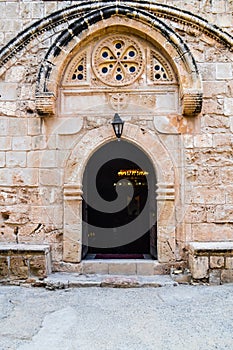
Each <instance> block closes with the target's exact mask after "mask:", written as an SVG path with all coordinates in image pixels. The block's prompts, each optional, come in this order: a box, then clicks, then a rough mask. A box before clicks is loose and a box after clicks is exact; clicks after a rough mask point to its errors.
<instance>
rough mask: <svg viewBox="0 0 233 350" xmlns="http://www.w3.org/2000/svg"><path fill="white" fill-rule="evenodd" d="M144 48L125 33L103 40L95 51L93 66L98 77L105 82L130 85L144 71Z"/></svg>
mask: <svg viewBox="0 0 233 350" xmlns="http://www.w3.org/2000/svg"><path fill="white" fill-rule="evenodd" d="M143 64H144V55H143V50H142V49H141V47H140V46H139V44H138V43H137V42H136V41H135V40H133V39H132V38H129V37H127V36H125V35H115V36H111V37H108V38H107V39H106V38H105V39H103V40H101V41H100V42H99V43H98V44H97V46H96V47H95V49H94V51H93V56H92V66H93V69H94V71H95V74H96V75H97V77H98V78H99V79H100V80H101V81H102V82H103V83H105V84H108V85H111V86H114V85H120V86H124V85H129V84H132V83H133V82H134V81H135V80H136V79H137V78H138V77H139V76H140V74H141V73H142V70H143Z"/></svg>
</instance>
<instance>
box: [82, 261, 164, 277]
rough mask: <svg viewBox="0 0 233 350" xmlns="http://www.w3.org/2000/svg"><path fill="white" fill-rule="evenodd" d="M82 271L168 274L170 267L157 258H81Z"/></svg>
mask: <svg viewBox="0 0 233 350" xmlns="http://www.w3.org/2000/svg"><path fill="white" fill-rule="evenodd" d="M81 263H82V273H84V274H110V275H144V276H152V275H157V274H169V272H170V269H169V268H166V266H164V265H161V264H160V263H159V262H158V261H157V260H143V259H108V260H101V259H95V260H83V261H82V262H81Z"/></svg>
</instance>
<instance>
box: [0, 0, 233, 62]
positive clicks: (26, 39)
mask: <svg viewBox="0 0 233 350" xmlns="http://www.w3.org/2000/svg"><path fill="white" fill-rule="evenodd" d="M114 3H115V5H116V6H118V5H119V4H120V3H121V4H124V5H127V6H130V7H131V8H133V9H134V10H137V9H142V10H145V11H149V12H151V13H154V15H156V16H157V17H161V18H165V19H169V20H172V21H175V22H179V23H181V24H188V25H189V26H191V27H193V28H196V29H197V30H199V31H200V32H202V33H205V35H207V36H209V37H211V38H213V39H214V40H216V41H217V42H219V43H222V44H223V45H224V46H226V47H228V48H230V49H232V46H233V37H232V36H231V35H229V34H228V33H226V32H224V31H223V30H222V29H221V28H219V27H218V26H216V25H213V24H211V23H208V21H207V20H205V19H203V18H202V17H200V16H197V15H195V14H193V13H191V12H189V11H186V10H181V9H178V8H176V7H173V6H170V5H164V4H159V3H157V2H156V1H153V0H152V1H143V2H142V1H140V0H138V1H137V0H136V1H134V2H133V7H132V1H119V0H115V1H114V0H112V1H96V0H89V1H83V2H81V3H79V4H77V5H73V6H70V7H67V8H64V9H61V10H59V11H56V12H54V13H52V14H50V15H48V16H47V17H45V18H43V19H41V20H38V21H36V22H35V23H33V24H32V25H31V26H29V27H28V28H26V29H25V30H23V31H22V32H21V33H19V35H17V37H16V38H14V39H12V40H11V41H10V42H9V43H7V45H6V46H4V47H3V48H2V49H1V50H0V67H3V66H4V65H5V64H6V63H7V62H8V61H9V60H10V59H11V58H12V57H14V56H15V55H16V54H17V53H18V52H19V51H20V50H22V49H23V48H24V47H25V46H27V45H28V44H29V43H30V42H31V41H32V40H33V39H34V38H36V37H38V36H39V35H41V34H42V33H44V32H46V31H49V30H51V29H53V28H56V27H57V26H59V25H61V24H63V23H65V24H68V25H69V24H70V22H71V21H72V20H74V19H77V18H78V17H80V16H83V15H85V13H88V12H91V11H93V10H96V9H100V8H102V7H105V6H110V5H113V4H114Z"/></svg>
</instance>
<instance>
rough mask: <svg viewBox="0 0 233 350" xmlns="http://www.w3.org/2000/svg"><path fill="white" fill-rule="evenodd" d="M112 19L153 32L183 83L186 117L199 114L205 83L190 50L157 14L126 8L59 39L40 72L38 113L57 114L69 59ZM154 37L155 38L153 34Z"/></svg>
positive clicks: (91, 18) (105, 12)
mask: <svg viewBox="0 0 233 350" xmlns="http://www.w3.org/2000/svg"><path fill="white" fill-rule="evenodd" d="M112 16H124V17H126V18H127V19H131V20H133V21H134V27H135V28H136V29H137V23H140V24H141V23H143V24H145V25H146V26H147V30H146V32H147V33H150V32H151V28H153V30H154V32H155V33H156V39H154V40H157V42H158V43H159V44H160V45H161V47H163V49H164V51H165V52H166V53H167V55H168V57H170V61H171V62H173V65H175V67H176V71H177V74H178V78H179V83H180V95H181V96H180V97H181V101H182V114H183V115H186V116H195V115H197V114H199V113H200V111H201V107H202V82H201V78H200V75H199V72H198V69H197V65H196V63H195V60H194V57H193V56H192V53H191V52H190V50H189V48H188V46H187V45H186V44H185V42H184V41H183V40H182V38H181V37H180V36H179V35H178V34H176V32H175V31H173V30H172V29H171V28H170V27H169V26H167V25H166V24H165V23H163V22H162V21H161V20H159V19H157V18H156V17H155V16H154V15H153V14H151V13H149V12H145V11H142V10H137V11H135V9H134V8H131V7H129V6H122V5H118V6H115V5H114V6H109V7H104V8H101V9H100V10H95V11H93V12H91V13H89V14H87V15H85V16H83V17H82V18H81V19H79V20H77V21H75V22H74V23H72V24H71V25H70V26H69V28H68V29H67V30H64V31H63V32H62V33H61V35H60V36H59V37H58V38H57V39H56V41H55V42H54V44H53V45H52V47H51V48H50V49H49V51H48V52H47V54H46V57H45V60H44V62H43V63H42V66H41V68H40V73H39V78H38V86H37V92H36V97H37V109H38V112H39V113H40V114H42V115H43V114H44V115H48V114H51V115H54V114H55V106H54V105H55V103H54V101H55V100H56V97H57V86H58V84H59V77H60V74H59V73H61V70H62V67H63V65H64V62H65V61H66V59H67V57H68V55H69V54H70V53H71V52H72V50H73V49H74V48H75V47H76V46H77V45H78V42H79V41H80V40H81V39H80V35H81V33H83V32H84V31H85V34H86V35H87V33H88V35H90V32H91V31H92V26H93V27H94V25H95V24H96V23H99V22H100V23H102V24H103V27H106V25H107V23H106V21H107V20H108V19H110V18H111V17H112ZM116 22H117V20H116ZM114 24H116V23H114ZM111 25H113V24H112V23H111ZM98 30H100V26H98ZM88 31H89V32H88ZM139 31H140V30H139ZM150 36H151V37H152V38H153V34H151V35H150Z"/></svg>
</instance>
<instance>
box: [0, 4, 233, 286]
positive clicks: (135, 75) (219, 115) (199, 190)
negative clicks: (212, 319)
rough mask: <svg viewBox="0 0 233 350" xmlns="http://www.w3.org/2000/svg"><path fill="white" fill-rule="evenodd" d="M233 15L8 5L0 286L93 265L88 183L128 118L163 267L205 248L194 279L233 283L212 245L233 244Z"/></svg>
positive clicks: (3, 13) (220, 10)
mask: <svg viewBox="0 0 233 350" xmlns="http://www.w3.org/2000/svg"><path fill="white" fill-rule="evenodd" d="M116 5H117V6H116ZM232 13H233V1H229V0H213V1H210V0H203V1H200V0H192V1H186V0H179V1H173V0H163V1H140V0H138V1H137V0H135V1H127V0H125V1H95V0H89V1H75V0H74V1H68V0H67V1H66V0H64V1H56V0H55V1H54V0H52V1H50V0H46V1H39V0H38V1H30V0H10V1H3V0H0V245H3V244H4V245H5V246H4V247H5V248H4V249H5V250H4V249H2V250H0V253H1V254H0V269H1V272H0V274H1V276H2V277H1V278H2V279H4V278H5V277H6V276H7V278H9V279H13V278H19V279H21V278H22V279H26V278H29V277H30V276H34V275H35V276H39V277H43V276H45V275H46V274H47V273H48V271H50V270H51V267H49V266H50V263H48V260H49V256H50V254H51V257H52V262H53V266H55V267H57V269H59V267H60V270H61V269H62V268H61V266H63V263H64V262H66V263H70V264H77V265H78V264H79V265H80V264H81V263H82V261H81V260H82V259H83V256H84V254H83V251H82V249H83V246H84V245H83V241H84V234H83V232H82V220H83V216H82V215H83V213H82V203H83V202H82V194H83V193H82V191H83V174H84V171H85V167H86V165H87V163H88V160H89V159H90V157H91V156H92V154H94V152H96V151H97V150H99V149H100V148H101V147H102V146H103V145H105V144H106V143H108V142H110V141H113V140H115V135H114V132H113V130H112V125H111V121H112V118H113V116H114V114H115V113H116V112H117V113H119V115H120V116H121V118H122V119H123V120H124V122H125V124H124V130H123V135H122V138H124V140H125V141H126V142H128V143H132V144H134V145H135V146H137V147H138V148H140V149H141V150H142V151H143V152H144V153H145V155H146V156H147V157H148V159H149V160H150V161H151V162H152V165H153V168H154V171H155V175H156V176H155V177H156V184H155V185H156V193H154V198H153V199H152V202H153V200H154V202H153V205H154V206H156V214H155V213H153V214H154V215H155V220H156V239H155V236H154V237H153V240H154V246H156V244H157V251H158V262H159V264H161V265H162V266H163V268H162V267H161V270H162V271H164V266H167V265H166V264H170V265H171V266H172V265H173V264H175V263H178V262H179V263H180V262H182V263H184V264H186V265H187V259H188V253H187V247H188V246H189V243H190V242H195V244H197V243H200V244H203V249H202V250H200V251H199V250H198V249H197V247H196V246H195V245H194V246H192V248H189V252H190V253H189V264H190V268H191V271H192V275H193V279H195V280H200V281H201V280H206V281H209V282H210V283H214V281H215V282H218V283H224V281H231V280H232V270H233V261H232V260H233V256H232V253H231V252H230V249H228V248H227V249H226V250H224V249H222V248H221V249H222V250H221V249H220V248H216V245H215V243H214V245H213V246H212V248H213V250H212V251H211V249H209V248H208V244H209V243H208V242H210V243H211V242H217V241H219V242H220V243H219V244H223V243H221V242H226V244H228V245H229V246H231V243H232V242H233V185H232V178H233V174H232V166H233V153H232V152H233V151H232V150H233V104H232V96H233V73H232V72H233V63H232V62H233V54H232V47H233V36H232V34H233V20H232ZM145 14H146V15H145ZM47 16H50V17H47ZM145 33H146V36H145ZM113 38H114V40H113ZM115 41H116V42H115ZM123 47H124V48H125V49H126V48H127V50H125V51H124V50H123ZM132 48H133V49H132ZM122 50H123V51H122ZM110 52H111V53H114V55H115V56H116V57H115V56H114V55H113V54H111V55H110ZM123 53H124V54H123ZM122 54H123V55H122ZM110 61H111V62H110ZM118 64H119V67H118V66H117V65H118ZM116 72H118V73H116ZM93 181H95V179H93ZM156 215H157V216H156ZM153 220H154V219H153ZM153 240H152V239H151V242H152V241H153ZM16 243H18V244H16ZM7 244H10V245H11V246H10V247H9V248H7ZM14 244H16V245H15V248H12V247H14ZM21 244H25V245H27V249H26V248H25V250H24V249H23V247H22V248H20V247H21ZM30 245H38V247H39V246H40V247H43V246H49V247H50V248H46V249H51V253H50V252H49V253H46V252H47V250H46V249H45V250H43V249H42V250H40V249H41V248H38V250H31V251H30V250H28V248H29V246H30ZM190 247H191V246H190ZM7 249H8V250H7ZM170 265H169V266H170ZM64 269H65V268H64ZM114 269H115V267H114V268H113V270H114ZM119 270H120V268H119ZM123 270H124V267H123V268H122V271H123ZM143 271H144V272H143ZM146 271H147V268H144V267H143V268H141V273H146ZM116 272H118V271H116Z"/></svg>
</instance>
